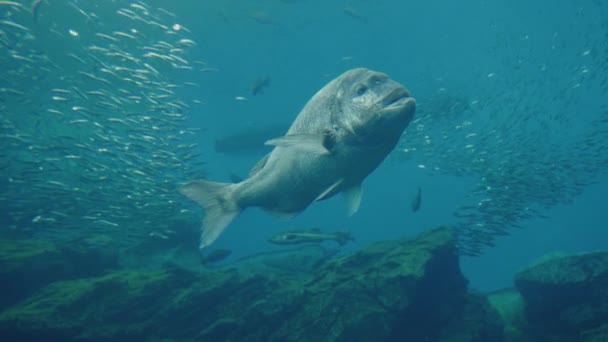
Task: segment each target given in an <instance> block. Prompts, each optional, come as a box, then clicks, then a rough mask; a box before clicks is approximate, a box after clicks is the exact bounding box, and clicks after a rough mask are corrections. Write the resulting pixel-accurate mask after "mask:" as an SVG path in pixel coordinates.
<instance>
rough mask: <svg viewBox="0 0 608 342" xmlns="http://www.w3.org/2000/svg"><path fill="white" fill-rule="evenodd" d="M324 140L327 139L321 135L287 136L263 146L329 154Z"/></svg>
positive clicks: (271, 140)
mask: <svg viewBox="0 0 608 342" xmlns="http://www.w3.org/2000/svg"><path fill="white" fill-rule="evenodd" d="M326 140H327V137H326V136H325V135H322V134H288V135H284V136H282V137H280V138H275V139H270V140H268V141H266V142H265V143H264V145H268V146H279V147H286V148H295V149H297V150H300V151H305V152H311V153H317V154H329V153H330V151H329V150H328V149H327V147H326V145H327V146H328V144H327V143H326Z"/></svg>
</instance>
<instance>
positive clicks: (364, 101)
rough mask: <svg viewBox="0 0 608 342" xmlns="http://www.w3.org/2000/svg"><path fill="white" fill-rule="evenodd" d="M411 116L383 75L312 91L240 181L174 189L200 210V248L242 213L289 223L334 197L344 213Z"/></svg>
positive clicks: (355, 72) (347, 76) (359, 71)
mask: <svg viewBox="0 0 608 342" xmlns="http://www.w3.org/2000/svg"><path fill="white" fill-rule="evenodd" d="M415 110H416V101H415V100H414V98H412V97H410V93H409V91H408V90H407V89H405V87H403V86H402V85H401V84H399V83H397V82H396V81H394V80H391V79H390V78H389V77H388V76H387V75H386V74H383V73H380V72H377V71H373V70H369V69H365V68H356V69H351V70H348V71H346V72H345V73H343V74H342V75H340V76H339V77H337V78H336V79H334V80H332V81H330V82H329V83H328V84H327V85H325V86H324V87H323V88H322V89H321V90H319V91H318V92H317V93H316V94H315V95H314V96H313V97H312V98H311V99H310V100H309V101H308V103H307V104H306V106H304V108H303V109H302V111H301V112H300V113H299V114H298V116H297V117H296V119H295V121H294V122H293V123H292V125H291V127H290V128H289V129H288V130H287V133H286V134H285V135H284V136H282V137H279V138H276V139H271V140H269V141H267V142H266V145H270V146H274V148H273V150H272V151H271V152H270V153H268V154H267V155H266V156H265V157H263V158H262V159H261V160H260V161H259V162H258V163H257V164H256V165H255V166H254V167H253V169H252V170H251V172H250V174H249V177H248V178H246V179H245V180H243V181H242V182H239V183H217V182H211V181H207V180H196V181H192V182H190V183H187V184H185V185H183V186H182V187H181V188H180V189H179V191H180V192H181V193H182V194H183V195H184V196H186V197H188V198H190V199H192V200H193V201H195V202H197V203H198V204H199V205H201V206H202V207H203V209H204V212H205V216H204V218H203V223H202V227H201V229H202V234H201V240H200V245H199V247H200V248H205V247H207V246H209V245H210V244H211V243H213V241H215V240H216V239H217V238H218V237H219V235H220V234H221V233H222V231H223V230H224V229H225V228H226V227H227V226H228V224H230V222H231V221H232V220H233V219H234V218H235V217H236V216H237V215H238V214H239V213H240V212H241V211H243V210H244V209H245V208H248V207H259V208H262V209H265V210H268V211H271V212H274V213H276V214H279V215H281V216H286V217H292V216H295V215H297V214H299V213H300V212H302V211H304V210H305V209H306V208H307V207H308V206H309V205H310V204H312V203H314V202H317V201H322V200H325V199H328V198H330V197H332V196H334V195H336V194H338V193H342V194H344V197H345V198H346V202H347V206H348V213H349V215H352V214H354V213H355V212H356V211H357V210H358V209H359V205H360V203H361V184H362V182H363V180H364V179H365V178H366V177H367V176H368V175H369V174H370V173H371V172H373V171H374V170H375V169H376V168H377V167H378V165H380V163H381V162H382V161H383V160H384V159H385V158H386V156H387V155H388V154H389V153H390V152H391V151H392V150H393V149H394V147H395V145H396V144H397V142H398V141H399V138H400V137H401V135H402V133H403V131H404V130H405V128H406V127H407V126H408V124H409V123H410V121H411V120H412V118H413V117H414V112H415Z"/></svg>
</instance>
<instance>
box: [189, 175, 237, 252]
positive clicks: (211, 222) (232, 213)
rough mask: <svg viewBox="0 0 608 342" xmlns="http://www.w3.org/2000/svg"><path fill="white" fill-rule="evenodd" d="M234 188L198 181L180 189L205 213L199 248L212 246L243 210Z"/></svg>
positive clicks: (228, 185) (222, 184) (227, 185)
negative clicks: (237, 200) (235, 197)
mask: <svg viewBox="0 0 608 342" xmlns="http://www.w3.org/2000/svg"><path fill="white" fill-rule="evenodd" d="M233 187H234V184H228V183H216V182H209V181H205V180H196V181H192V182H190V183H187V184H185V185H183V186H182V187H181V188H180V189H179V192H180V193H181V194H182V195H184V196H186V197H188V198H189V199H191V200H193V201H194V202H196V203H198V204H199V205H200V206H201V207H202V208H203V210H204V211H205V216H204V218H203V223H202V226H201V241H200V245H199V248H201V249H202V248H205V247H207V246H209V245H210V244H212V243H213V241H215V240H216V239H217V238H218V237H219V236H220V234H221V233H222V232H223V231H224V229H225V228H226V227H227V226H228V224H230V222H231V221H232V220H234V218H235V217H236V216H237V215H238V214H239V213H240V212H241V210H242V208H241V207H239V205H238V204H237V202H236V201H235V199H234V196H233Z"/></svg>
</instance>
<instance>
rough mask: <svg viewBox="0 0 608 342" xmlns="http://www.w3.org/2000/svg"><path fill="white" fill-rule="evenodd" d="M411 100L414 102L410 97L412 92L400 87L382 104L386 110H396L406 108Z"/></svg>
mask: <svg viewBox="0 0 608 342" xmlns="http://www.w3.org/2000/svg"><path fill="white" fill-rule="evenodd" d="M410 100H413V99H412V98H411V97H410V92H409V91H408V90H407V89H405V88H403V87H399V88H396V89H394V90H393V91H391V92H390V93H389V94H388V95H387V96H386V97H385V98H384V99H383V100H382V104H383V105H384V108H394V107H401V106H404V105H405V104H406V103H407V102H408V101H410Z"/></svg>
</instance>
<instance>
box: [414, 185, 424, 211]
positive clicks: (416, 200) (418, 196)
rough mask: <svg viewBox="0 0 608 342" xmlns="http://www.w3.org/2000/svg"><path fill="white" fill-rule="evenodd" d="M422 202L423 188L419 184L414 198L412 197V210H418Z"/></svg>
mask: <svg viewBox="0 0 608 342" xmlns="http://www.w3.org/2000/svg"><path fill="white" fill-rule="evenodd" d="M421 204H422V189H421V188H420V186H418V191H417V192H416V195H415V196H414V198H412V211H413V212H417V211H418V210H420V205H421Z"/></svg>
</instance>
